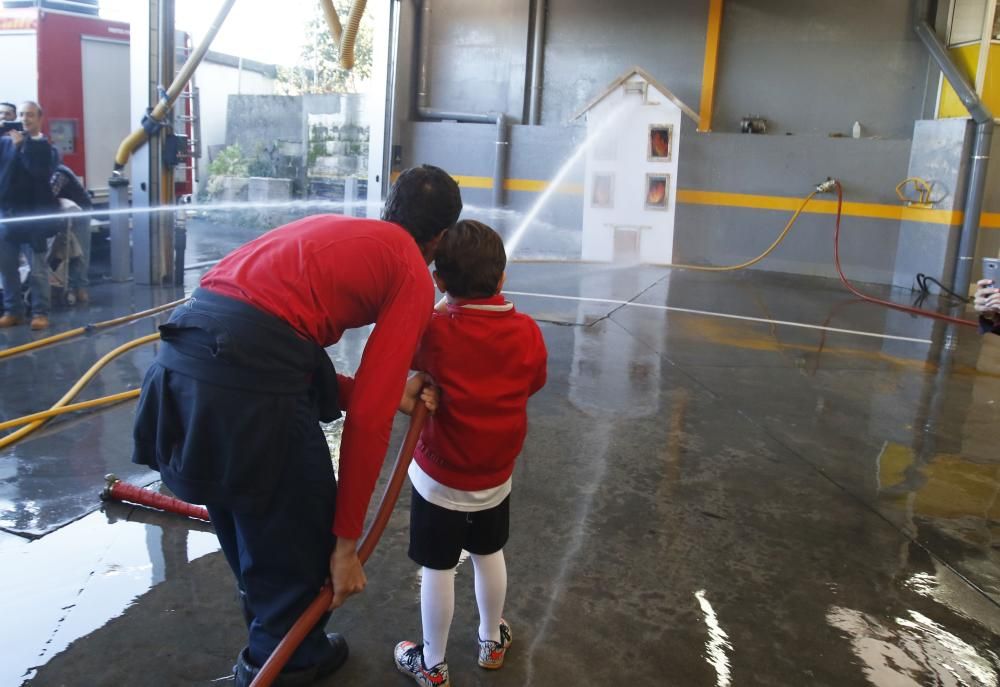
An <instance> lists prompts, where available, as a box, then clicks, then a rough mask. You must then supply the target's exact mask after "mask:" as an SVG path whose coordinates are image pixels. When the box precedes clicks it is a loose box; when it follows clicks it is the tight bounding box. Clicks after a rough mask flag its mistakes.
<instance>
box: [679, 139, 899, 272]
mask: <svg viewBox="0 0 1000 687" xmlns="http://www.w3.org/2000/svg"><path fill="white" fill-rule="evenodd" d="M685 134H686V135H684V136H683V137H682V139H681V160H682V161H683V162H682V163H681V167H680V172H679V174H680V178H679V181H680V186H681V189H682V190H698V191H722V192H730V193H732V192H737V193H744V194H755V195H766V196H786V197H787V196H791V197H804V196H805V195H806V194H808V193H809V192H810V191H811V190H812V187H813V186H815V185H816V184H817V183H818V182H820V181H822V180H824V179H826V178H827V177H828V176H830V177H835V178H839V179H841V180H843V184H844V193H845V196H846V197H847V199H848V200H849V201H851V202H857V203H886V204H895V191H894V188H895V185H896V183H897V182H898V181H899V180H900V179H902V178H903V175H905V173H906V168H907V163H908V160H909V156H910V144H909V141H903V140H854V139H849V138H827V137H825V136H823V137H820V136H749V135H745V134H697V133H695V132H692V131H690V129H689V130H687V131H685ZM830 198H831V197H827V199H830ZM791 214H792V213H791V212H789V211H786V210H759V209H751V208H739V207H721V206H712V205H695V204H689V203H683V202H682V203H680V204H679V205H678V211H677V228H676V230H675V237H676V241H675V247H674V253H675V255H674V257H675V259H676V260H677V261H678V262H687V263H712V264H716V265H731V264H739V263H740V262H743V261H745V260H747V259H749V258H752V257H754V256H756V255H759V254H760V253H762V252H763V251H764V249H765V248H767V247H768V246H769V245H771V242H772V241H774V239H775V238H777V236H778V234H779V233H780V232H781V230H782V228H784V226H785V223H786V222H787V221H788V219H789V217H790V216H791ZM833 219H834V218H833V216H832V215H828V214H805V215H803V216H802V217H801V218H800V219H799V221H798V222H797V223H796V226H795V228H794V229H793V230H792V232H791V233H790V234H789V236H788V238H787V239H786V240H785V241H784V242H783V243H782V244H781V246H779V247H778V249H777V250H776V251H775V252H774V253H772V254H771V256H769V257H768V258H767V259H766V260H764V261H762V262H761V263H758V265H757V266H756V268H757V269H763V270H770V271H777V272H794V273H798V274H809V275H817V276H827V277H833V276H836V271H835V269H834V265H833V229H834V221H833ZM898 235H899V222H898V220H880V219H868V218H859V217H845V218H844V222H843V231H842V242H841V250H842V253H841V259H842V260H843V262H844V265H845V268H849V269H848V271H849V273H850V276H851V277H852V278H856V279H858V280H859V281H868V282H883V283H887V282H889V281H890V280H891V278H892V273H893V265H894V261H895V254H896V244H897V238H898Z"/></svg>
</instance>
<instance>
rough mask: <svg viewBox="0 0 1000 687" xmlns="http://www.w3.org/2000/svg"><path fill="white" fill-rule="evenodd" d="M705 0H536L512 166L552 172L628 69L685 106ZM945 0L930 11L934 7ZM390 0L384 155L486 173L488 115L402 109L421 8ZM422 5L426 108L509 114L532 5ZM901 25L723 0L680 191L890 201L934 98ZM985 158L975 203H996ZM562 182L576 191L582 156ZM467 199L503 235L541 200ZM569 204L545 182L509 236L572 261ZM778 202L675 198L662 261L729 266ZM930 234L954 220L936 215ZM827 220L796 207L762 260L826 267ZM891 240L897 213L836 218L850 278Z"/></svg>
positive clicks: (880, 265)
mask: <svg viewBox="0 0 1000 687" xmlns="http://www.w3.org/2000/svg"><path fill="white" fill-rule="evenodd" d="M707 5H708V3H707V2H700V1H699V2H689V1H688V0H662V1H654V0H619V1H618V2H615V3H608V2H604V1H603V0H548V29H547V34H546V45H545V54H544V60H545V63H544V97H543V99H542V124H543V126H540V127H528V126H521V125H518V124H516V125H515V126H514V127H513V129H512V143H511V147H510V154H511V155H510V164H511V168H510V171H509V178H510V179H515V180H543V181H544V180H548V179H551V178H552V176H553V175H554V174H555V171H556V170H557V169H558V168H559V167H560V165H561V163H562V161H563V160H565V159H566V158H568V157H569V156H570V155H571V154H572V152H573V150H574V147H575V145H576V144H578V143H579V142H581V141H582V140H583V139H584V137H585V132H584V130H583V122H582V120H575V121H571V120H570V118H571V117H572V115H573V114H575V113H576V112H577V111H578V110H579V109H580V108H581V107H582V106H583V105H584V104H586V103H587V102H589V101H590V100H591V99H592V98H594V97H595V96H597V95H599V94H600V93H601V91H602V90H603V89H604V88H605V87H606V86H607V85H608V84H609V83H610V82H611V81H613V80H614V79H615V78H617V77H618V76H620V75H621V74H622V73H624V72H625V71H626V70H627V69H628V68H629V67H630V66H633V65H638V66H641V67H644V68H646V69H647V70H648V71H649V72H650V73H651V74H652V75H653V77H654V78H656V79H658V80H660V81H661V82H662V83H663V84H664V85H665V86H666V87H668V88H669V89H671V90H672V91H673V92H674V93H675V94H676V95H677V96H678V97H679V98H680V99H681V100H683V101H684V102H686V103H687V104H688V105H690V106H691V107H692V108H694V109H695V110H697V109H698V108H699V105H700V93H701V78H702V62H703V56H704V48H705V29H706V21H707V16H706V15H707ZM945 5H946V3H942V7H941V8H939V14H945V13H946V7H945ZM398 7H399V11H400V16H399V23H400V34H399V35H400V43H399V55H400V62H399V65H398V69H399V71H398V75H397V82H396V102H395V113H396V117H395V122H394V129H393V142H394V143H395V144H397V145H398V146H400V150H401V155H400V157H399V159H398V161H397V162H396V163H395V164H394V168H395V169H400V168H402V167H406V166H409V165H411V164H415V163H421V162H433V163H435V164H438V165H440V166H442V167H444V168H445V169H447V170H449V171H450V172H452V173H453V174H456V175H466V176H473V177H476V178H477V179H478V180H479V183H478V184H477V185H479V186H484V185H485V186H488V184H489V177H490V176H491V174H492V163H493V154H494V146H493V141H494V136H493V128H492V127H490V126H485V125H468V124H466V125H462V124H455V123H429V122H414V121H413V117H412V98H411V90H412V85H413V83H414V77H415V69H416V64H417V59H416V58H417V52H416V44H415V41H414V31H415V28H416V25H417V24H416V14H417V9H416V7H417V3H401V4H399V5H398ZM433 8H434V13H433V18H432V27H431V35H432V51H431V55H432V59H431V78H430V88H429V91H430V94H431V97H430V104H431V106H432V107H434V108H437V109H444V110H457V111H467V112H484V111H489V110H497V109H502V110H503V111H504V112H506V113H507V114H508V115H510V116H511V117H513V118H515V121H520V120H519V119H518V118H519V117H521V116H522V115H523V114H524V112H525V110H526V101H525V97H524V74H523V72H522V71H521V70H520V67H521V65H522V64H523V63H524V61H523V60H522V59H521V57H522V56H523V53H524V51H526V50H528V47H529V46H528V38H529V34H528V24H529V21H528V14H529V13H530V3H529V2H528V0H494V1H492V2H488V3H464V2H461V1H460V0H433ZM518 23H521V24H522V25H521V26H520V29H519V30H518V29H517V28H516V26H517V24H518ZM912 25H913V17H912V6H911V3H910V2H907V1H904V0H843V1H842V2H837V3H829V2H826V0H727V2H726V10H725V18H724V23H723V33H722V42H721V43H722V44H721V53H720V64H719V72H718V84H717V91H716V106H715V119H714V125H713V130H714V133H712V134H698V133H696V132H694V130H693V127H691V126H690V125H686V126H688V128H687V129H685V135H684V137H683V139H682V143H681V149H680V153H681V159H682V160H683V162H682V163H681V165H680V169H679V171H678V182H679V194H680V196H681V197H683V194H684V193H685V191H717V192H724V193H735V194H760V195H766V196H782V197H793V198H794V197H802V196H804V195H805V194H807V193H808V192H809V191H810V190H811V188H812V186H813V185H814V184H815V183H817V182H819V181H821V180H823V179H825V178H826V177H827V176H836V177H838V178H840V179H842V180H843V181H844V185H845V190H846V193H847V200H848V201H849V202H855V203H873V204H878V205H879V206H881V207H882V208H883V209H887V211H889V212H890V213H891V211H892V209H893V208H896V207H898V205H899V203H898V201H897V200H896V198H895V194H894V188H895V186H896V184H897V183H898V182H899V181H900V180H902V179H903V178H904V177H905V176H906V173H907V169H908V165H909V159H910V145H911V141H910V139H911V138H912V132H913V127H914V122H915V121H916V120H918V119H921V118H925V117H927V116H929V115H930V113H931V112H932V111H933V103H934V100H935V98H936V95H937V83H938V79H939V75H938V74H939V73H938V71H937V69H936V68H935V67H934V66H933V65H932V63H931V61H930V59H929V57H928V56H927V54H926V52H925V50H924V48H923V47H922V45H921V44H920V42H919V40H918V39H917V38H916V36H915V34H914V33H913V30H912ZM477 76H478V79H477ZM519 89H520V94H521V98H520V100H519V99H518V97H517V94H518V93H519ZM749 114H753V115H759V116H762V117H765V118H766V119H768V121H769V123H770V129H769V134H768V135H766V136H747V135H741V134H738V133H736V132H737V131H738V128H739V120H740V118H741V117H742V116H744V115H749ZM855 121H858V122H860V123H861V126H862V135H863V137H862V139H861V140H853V139H850V138H839V137H831V136H830V134H834V135H835V136H842V135H844V134H847V135H850V131H851V128H852V125H853V124H854V122H855ZM996 166H997V165H994V170H993V172H992V174H991V182H990V183H991V189H992V190H991V191H990V194H991V196H990V197H989V198H988V202H987V208H986V209H987V211H989V212H997V211H1000V190H997V189H1000V171H998V170H997V169H996ZM484 179H485V181H484ZM569 181H571V182H573V183H575V184H578V185H579V186H581V187H582V182H583V171H582V165H581V166H579V168H578V169H575V170H573V171H572V172H571V173H570V175H569ZM463 194H464V197H465V198H466V202H467V204H468V205H472V206H474V208H473V210H474V211H476V212H479V213H480V214H481V215H482V216H483V217H484V218H486V219H487V220H489V219H490V218H492V220H493V222H494V223H495V224H497V225H498V226H499V227H500V228H501V229H503V230H505V231H508V232H509V231H511V230H512V229H513V228H514V227H516V226H517V224H518V223H519V222H520V221H521V220H522V219H523V213H524V212H527V211H528V210H529V209H530V208H531V206H532V205H533V204H534V202H535V201H536V200H537V199H538V197H539V194H538V193H537V192H528V191H516V190H511V191H508V193H507V209H508V212H506V213H497V212H493V211H491V210H489V198H490V189H489V188H488V187H486V188H465V189H463ZM582 204H583V199H582V196H581V194H580V192H579V191H577V192H576V194H573V193H558V194H556V195H555V196H554V198H553V199H552V200H551V201H550V202H549V203H547V204H546V206H545V207H544V208H543V209H542V211H541V213H540V214H539V216H538V219H537V222H536V223H537V224H538V227H539V228H538V230H537V231H534V230H533V231H532V232H529V235H528V239H527V240H526V241H525V242H524V243H523V244H521V246H522V247H521V251H522V255H527V256H528V257H532V256H537V257H540V256H543V255H550V256H556V255H558V256H560V257H565V258H579V257H580V245H579V244H580V237H579V233H580V223H581V219H582V217H581V215H582ZM518 213H522V214H518ZM790 214H791V213H790V212H788V211H776V210H766V209H755V208H735V207H723V206H718V205H717V206H710V205H703V204H696V203H691V202H684V201H683V200H679V202H678V206H677V223H676V230H675V244H674V259H675V260H676V261H693V262H712V263H714V264H729V263H735V262H741V261H743V260H746V259H747V258H750V257H753V256H755V255H757V254H758V253H760V252H761V251H762V250H763V249H764V248H766V247H767V246H768V245H769V244H770V243H771V241H772V240H773V239H774V238H775V237H776V236H777V234H778V232H779V231H780V230H781V228H782V227H783V226H784V224H785V222H786V221H787V219H788V217H789V215H790ZM934 230H935V231H940V232H943V233H944V234H948V232H950V231H953V229H952V228H949V227H948V226H946V225H935V226H934ZM832 231H833V221H832V217H831V216H830V215H825V214H807V215H805V216H803V218H802V219H801V220H800V222H799V225H798V226H797V227H796V229H795V231H794V232H793V234H792V235H791V236H790V237H789V239H788V240H787V241H786V243H785V244H783V245H782V246H781V247H780V248H779V249H778V250H777V251H776V252H775V253H774V254H773V255H772V256H771V257H770V258H768V259H767V260H766V261H764V262H763V263H761V264H759V265H758V268H759V269H767V270H778V271H786V272H792V273H801V274H809V275H823V276H834V275H835V270H834V267H833V261H832V251H833V246H832ZM994 233H995V234H997V236H996V237H994V236H993V234H994ZM900 240H901V239H900V222H899V220H898V219H897V220H892V219H872V218H867V217H854V216H847V217H845V220H844V227H843V238H842V257H843V260H844V264H845V266H846V269H847V271H848V272H849V274H850V276H851V277H852V278H854V279H857V280H858V281H870V282H881V283H891V282H892V280H893V271H894V266H895V263H896V259H897V251H898V250H899V249H900V245H901V244H900ZM903 243H904V244H905V243H906V238H905V237H904V239H903ZM982 249H983V250H986V251H989V252H992V253H994V254H995V253H996V252H997V251H1000V232H991V231H984V238H983V242H982ZM911 252H912V251H911ZM934 259H935V260H937V261H938V262H940V260H941V257H940V256H934Z"/></svg>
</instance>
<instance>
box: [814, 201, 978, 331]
mask: <svg viewBox="0 0 1000 687" xmlns="http://www.w3.org/2000/svg"><path fill="white" fill-rule="evenodd" d="M835 185H836V187H837V225H836V229H835V230H834V232H833V259H834V262H835V263H836V265H837V274H839V275H840V281H841V282H843V284H844V286H846V287H847V290H848V291H850V292H851V293H853V294H854V295H855V296H857V297H858V298H860V299H862V300H866V301H868V302H869V303H876V304H878V305H883V306H885V307H887V308H892V309H893V310H901V311H903V312H908V313H910V314H911V315H920V316H922V317H930V318H933V319H935V320H942V321H944V322H948V323H950V324H961V325H965V326H967V327H978V326H979V323H978V322H974V321H973V320H963V319H962V318H959V317H949V316H948V315H942V314H941V313H936V312H933V311H931V310H923V309H921V308H913V307H910V306H908V305H901V304H899V303H893V302H892V301H884V300H882V299H881V298H875V297H874V296H869V295H867V294H864V293H862V292H861V291H859V290H858V289H856V288H855V287H854V285H853V284H852V283H851V282H849V281H848V280H847V277H846V276H844V270H843V269H841V267H840V218H841V215H842V210H843V207H844V187H843V186H841V185H840V182H839V181H836V182H835Z"/></svg>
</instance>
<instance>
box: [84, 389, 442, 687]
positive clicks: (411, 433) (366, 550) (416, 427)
mask: <svg viewBox="0 0 1000 687" xmlns="http://www.w3.org/2000/svg"><path fill="white" fill-rule="evenodd" d="M426 420H427V407H426V406H425V405H424V404H423V403H421V402H419V401H418V402H417V404H416V406H415V407H414V409H413V415H412V416H411V417H410V427H409V429H408V430H407V432H406V437H405V438H404V439H403V445H402V446H400V448H399V453H398V454H397V455H396V464H395V465H394V466H393V468H392V474H391V476H390V477H389V482H388V483H387V484H386V486H385V491H384V492H383V493H382V500H381V501H380V502H379V505H378V509H377V510H376V511H375V517H373V518H372V521H371V524H370V525H368V530H367V531H366V532H365V534H364V536H363V537H362V538H361V544H360V545H359V546H358V559H359V560H360V561H361V563H362V564H364V563H365V561H367V560H368V558H369V557H370V556H371V555H372V552H373V551H374V550H375V546H376V545H377V544H378V541H379V539H380V538H381V537H382V533H383V532H384V531H385V527H386V525H388V524H389V518H390V517H392V511H393V509H394V508H395V506H396V501H397V500H398V499H399V492H400V490H401V489H402V488H403V482H404V481H405V480H406V471H407V468H409V466H410V460H411V459H412V458H413V451H414V450H415V449H416V447H417V440H418V439H419V438H420V432H421V431H422V430H423V428H424V422H425V421H426ZM105 480H106V481H107V484H106V486H105V487H104V490H103V491H102V492H101V499H102V500H105V501H108V500H114V501H123V502H127V503H134V504H138V505H142V506H150V507H152V508H157V509H159V510H162V511H167V512H170V513H177V514H179V515H184V516H187V517H189V518H194V519H196V520H205V521H208V522H211V521H210V519H209V517H208V510H207V509H206V508H205V507H204V506H196V505H194V504H191V503H187V502H185V501H181V500H180V499H176V498H174V497H172V496H167V495H166V494H159V493H157V492H154V491H151V490H149V489H145V488H143V487H137V486H135V485H132V484H126V483H124V482H122V481H121V480H120V479H118V478H117V477H116V476H115V475H107V476H106V477H105ZM332 600H333V588H332V587H331V586H330V584H329V583H327V584H325V585H323V588H322V589H320V592H319V594H318V595H317V596H316V598H315V599H313V601H312V602H311V603H310V604H309V607H308V608H306V610H305V612H303V613H302V615H301V616H300V617H299V619H298V620H297V621H295V624H294V625H292V628H291V629H290V630H289V631H288V634H286V635H285V637H284V639H282V640H281V642H280V643H279V644H278V646H277V647H276V648H275V649H274V652H273V653H272V654H271V656H270V658H268V659H267V661H266V662H265V663H264V665H263V666H261V669H260V672H259V673H258V674H257V677H255V678H254V680H253V682H252V683H251V687H270V685H271V683H272V682H274V680H275V678H277V677H278V675H279V674H280V673H281V669H282V668H284V667H285V664H286V663H288V660H289V659H290V658H291V657H292V654H294V653H295V650H296V649H298V647H299V645H300V644H301V643H302V640H303V639H305V637H306V635H308V634H309V632H311V631H312V629H313V628H314V627H315V626H316V623H318V622H319V621H320V619H321V618H322V617H323V615H324V614H325V613H326V612H327V611H328V610H330V602H331V601H332Z"/></svg>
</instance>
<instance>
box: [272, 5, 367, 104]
mask: <svg viewBox="0 0 1000 687" xmlns="http://www.w3.org/2000/svg"><path fill="white" fill-rule="evenodd" d="M314 5H315V8H314V10H313V16H312V18H311V19H310V20H309V23H308V24H306V42H305V44H304V45H303V46H302V54H301V56H300V57H299V64H298V65H296V66H294V67H290V68H289V67H279V68H278V89H279V90H280V91H281V92H282V93H284V94H286V95H298V94H301V93H359V92H361V91H363V90H364V89H365V87H366V85H367V82H368V80H369V79H371V76H372V35H373V33H374V22H373V20H372V17H371V13H370V12H365V14H364V16H363V17H362V19H361V26H360V27H359V29H358V37H357V40H356V42H355V44H354V69H352V70H351V71H346V70H344V69H341V68H340V54H339V52H338V51H337V48H336V47H335V46H334V44H333V36H332V35H330V29H329V28H328V27H327V25H326V19H325V18H324V17H323V11H322V9H321V8H320V5H319V3H314ZM334 5H335V6H336V8H337V14H339V15H340V20H341V21H342V22H346V21H347V13H348V10H349V9H350V7H351V0H334Z"/></svg>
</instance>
